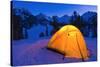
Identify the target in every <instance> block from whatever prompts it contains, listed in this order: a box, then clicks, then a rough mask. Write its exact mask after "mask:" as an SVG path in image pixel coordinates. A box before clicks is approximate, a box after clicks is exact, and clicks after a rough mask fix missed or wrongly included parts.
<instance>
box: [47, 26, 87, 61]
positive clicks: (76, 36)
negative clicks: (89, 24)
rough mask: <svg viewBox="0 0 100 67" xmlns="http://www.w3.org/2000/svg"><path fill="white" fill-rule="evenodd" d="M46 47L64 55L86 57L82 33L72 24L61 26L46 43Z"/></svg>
mask: <svg viewBox="0 0 100 67" xmlns="http://www.w3.org/2000/svg"><path fill="white" fill-rule="evenodd" d="M47 47H48V48H50V49H53V50H55V51H57V52H60V53H62V54H64V56H65V57H71V58H72V57H73V58H81V59H83V60H84V59H88V55H89V54H88V50H87V47H86V44H85V40H84V38H83V35H82V33H81V32H80V30H79V29H78V28H76V27H75V26H72V25H66V26H63V27H62V28H61V29H60V30H59V31H57V32H56V33H55V34H54V35H53V36H52V38H51V39H50V41H49V43H48V46H47Z"/></svg>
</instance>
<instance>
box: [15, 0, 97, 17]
mask: <svg viewBox="0 0 100 67" xmlns="http://www.w3.org/2000/svg"><path fill="white" fill-rule="evenodd" d="M13 7H14V8H25V9H27V10H28V11H30V12H31V13H32V14H33V15H37V14H39V13H43V14H46V15H47V16H54V15H57V16H63V15H66V14H67V15H69V16H70V15H72V13H73V11H77V12H78V13H79V14H80V15H82V14H83V13H85V12H87V11H93V12H97V6H95V5H75V4H61V3H43V2H25V1H13Z"/></svg>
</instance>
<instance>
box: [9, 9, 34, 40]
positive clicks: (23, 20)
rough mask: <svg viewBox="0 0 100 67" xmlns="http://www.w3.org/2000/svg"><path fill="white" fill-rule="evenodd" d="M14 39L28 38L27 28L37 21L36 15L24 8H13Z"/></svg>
mask: <svg viewBox="0 0 100 67" xmlns="http://www.w3.org/2000/svg"><path fill="white" fill-rule="evenodd" d="M11 12H12V13H11V20H12V21H11V23H12V25H11V26H12V39H14V40H16V39H23V38H27V29H30V28H31V27H32V26H33V24H36V23H35V17H34V16H33V15H32V14H31V13H30V12H29V11H28V10H26V9H24V8H11Z"/></svg>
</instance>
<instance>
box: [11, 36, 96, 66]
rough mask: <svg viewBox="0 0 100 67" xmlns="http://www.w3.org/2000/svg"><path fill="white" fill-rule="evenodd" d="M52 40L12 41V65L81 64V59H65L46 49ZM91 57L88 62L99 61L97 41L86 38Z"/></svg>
mask: <svg viewBox="0 0 100 67" xmlns="http://www.w3.org/2000/svg"><path fill="white" fill-rule="evenodd" d="M49 39H50V38H48V37H47V38H41V39H38V40H33V39H23V40H16V41H12V64H13V65H14V66H22V65H39V64H55V63H72V62H81V61H82V60H81V59H75V58H64V59H63V57H64V56H63V55H61V54H59V53H56V52H53V51H51V50H48V49H46V47H47V44H48V42H49ZM85 41H86V45H87V48H88V50H89V51H90V54H91V56H90V57H89V59H88V60H86V61H96V60H97V39H96V38H85Z"/></svg>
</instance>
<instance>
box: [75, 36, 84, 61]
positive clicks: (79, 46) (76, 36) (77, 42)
mask: <svg viewBox="0 0 100 67" xmlns="http://www.w3.org/2000/svg"><path fill="white" fill-rule="evenodd" d="M76 41H77V34H76ZM77 45H78V48H79V52H80V55H81V57H82V61H83V62H84V61H85V60H84V57H83V54H82V52H81V49H80V46H79V43H78V41H77Z"/></svg>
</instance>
